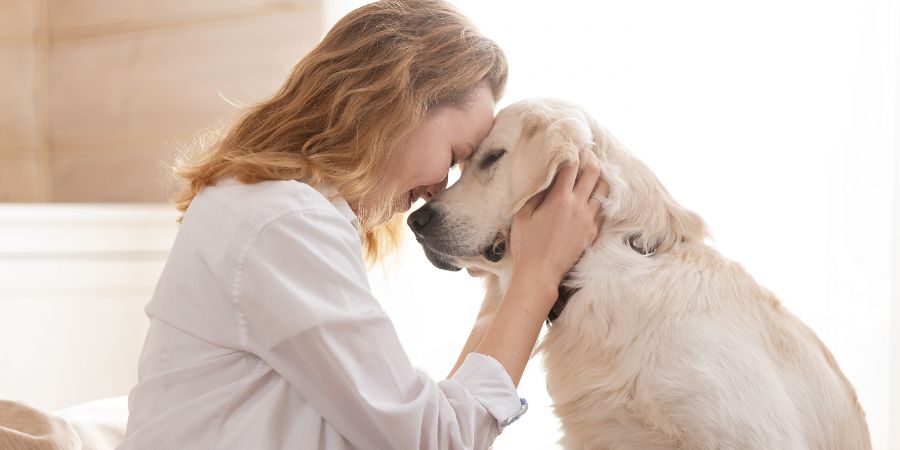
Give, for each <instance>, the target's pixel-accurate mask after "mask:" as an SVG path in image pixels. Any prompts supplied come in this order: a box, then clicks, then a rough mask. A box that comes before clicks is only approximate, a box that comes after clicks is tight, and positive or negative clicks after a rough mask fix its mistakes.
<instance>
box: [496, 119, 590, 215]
mask: <svg viewBox="0 0 900 450" xmlns="http://www.w3.org/2000/svg"><path fill="white" fill-rule="evenodd" d="M518 145H519V146H521V147H520V148H522V150H523V152H522V153H523V155H522V156H523V157H522V158H519V164H518V166H519V167H517V168H516V169H515V172H514V173H519V174H527V178H526V179H525V183H524V186H525V189H524V190H521V189H520V190H519V192H520V195H519V196H517V197H516V201H515V203H514V205H513V211H518V210H519V209H520V208H521V207H522V205H524V204H525V202H526V201H528V199H530V198H531V197H533V196H534V195H536V194H538V193H540V192H542V191H544V190H546V189H548V188H549V187H550V185H551V184H552V183H553V180H554V178H556V174H557V173H558V172H559V170H560V169H561V168H562V167H563V166H564V165H566V164H579V163H580V160H581V154H582V152H584V151H591V148H592V147H593V141H592V134H591V129H590V127H589V126H588V124H586V123H584V122H583V121H582V120H580V119H578V118H575V117H566V118H562V119H556V120H552V119H550V118H549V116H547V115H546V114H543V113H541V112H539V111H531V112H529V115H528V116H526V117H525V118H524V119H523V125H522V133H521V136H520V138H519V143H518Z"/></svg>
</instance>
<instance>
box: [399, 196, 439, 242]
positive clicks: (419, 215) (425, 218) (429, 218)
mask: <svg viewBox="0 0 900 450" xmlns="http://www.w3.org/2000/svg"><path fill="white" fill-rule="evenodd" d="M435 215H436V214H435V209H434V208H432V207H431V205H428V204H426V205H424V206H422V207H421V208H419V209H417V210H415V211H414V212H413V213H412V214H410V215H409V218H408V219H407V220H406V224H407V225H409V228H411V229H412V231H413V233H415V234H416V236H419V237H422V236H423V235H425V233H426V232H427V230H428V227H429V225H433V224H434V222H436V220H435V219H434V217H435Z"/></svg>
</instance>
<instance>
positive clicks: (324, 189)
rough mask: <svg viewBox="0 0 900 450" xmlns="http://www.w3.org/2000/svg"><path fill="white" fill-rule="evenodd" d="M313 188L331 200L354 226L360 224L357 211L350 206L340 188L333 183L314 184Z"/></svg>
mask: <svg viewBox="0 0 900 450" xmlns="http://www.w3.org/2000/svg"><path fill="white" fill-rule="evenodd" d="M312 187H313V189H315V190H317V191H319V193H320V194H322V195H323V196H324V197H325V198H327V199H328V201H330V202H331V204H332V205H334V207H335V208H336V209H337V210H338V212H339V213H341V215H342V216H344V218H346V219H347V220H348V221H349V222H350V223H352V224H353V226H357V225H358V218H357V217H356V213H354V212H353V210H352V209H351V208H350V204H348V203H347V201H346V200H344V197H343V196H341V194H340V193H339V192H338V190H337V189H336V188H335V187H334V185H332V184H328V183H322V184H320V185H318V186H312Z"/></svg>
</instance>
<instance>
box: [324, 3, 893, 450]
mask: <svg viewBox="0 0 900 450" xmlns="http://www.w3.org/2000/svg"><path fill="white" fill-rule="evenodd" d="M359 3H362V2H353V1H342V2H336V3H334V5H332V7H331V9H330V11H331V13H330V15H329V16H327V17H326V20H328V21H332V22H333V20H336V19H337V17H339V16H340V15H342V14H343V13H345V12H346V11H348V10H349V6H351V5H356V4H359ZM453 3H455V4H456V5H457V6H458V7H459V8H460V9H461V10H463V12H465V13H466V14H467V15H468V16H469V17H470V18H471V19H472V20H473V21H474V22H475V24H476V25H477V26H478V27H479V28H480V29H481V30H482V31H483V32H484V33H485V34H487V35H488V36H490V37H491V38H493V39H495V40H496V41H498V42H499V44H500V45H501V46H502V47H503V48H504V50H505V51H506V54H507V56H508V58H509V62H510V80H509V86H508V89H507V93H506V96H505V98H504V100H503V101H502V102H501V104H500V106H504V105H506V104H508V103H511V102H513V101H516V100H519V99H522V98H525V97H534V96H552V97H560V98H565V99H569V100H572V101H575V102H577V103H580V104H581V105H582V106H584V107H586V108H587V109H589V110H590V111H591V112H592V113H593V114H594V115H595V117H597V118H598V120H599V121H600V122H601V123H602V124H603V125H604V126H605V127H607V128H608V129H609V130H610V131H611V132H612V133H613V134H614V135H616V136H617V137H618V138H619V139H620V140H621V141H622V142H623V143H624V144H625V145H626V146H628V147H629V148H630V149H631V150H632V151H633V152H634V153H635V154H636V155H638V157H640V158H641V159H643V160H644V161H645V162H647V163H648V164H649V165H650V167H651V168H652V169H653V170H654V171H655V172H656V173H657V175H659V177H660V179H661V180H662V181H663V183H664V184H665V185H666V186H667V187H668V188H669V190H670V191H671V192H672V194H673V195H674V196H675V198H676V199H678V200H679V201H680V202H681V203H682V204H684V205H685V206H687V207H689V208H691V209H693V210H695V211H697V212H699V213H700V214H701V215H702V216H703V217H704V218H705V219H706V220H707V222H708V223H709V225H710V228H711V230H712V232H713V235H714V238H715V245H716V246H717V248H719V249H720V251H721V252H722V253H723V254H725V255H726V256H727V257H729V258H731V259H733V260H735V261H738V262H740V263H742V264H743V265H744V266H745V267H746V268H747V269H748V270H749V271H750V273H751V274H753V275H754V276H755V277H756V279H757V280H758V281H759V282H760V283H761V284H763V285H764V286H766V287H768V288H769V289H770V290H772V291H773V292H775V293H776V294H777V295H778V296H779V297H780V298H781V300H782V302H783V303H784V305H785V306H786V307H787V308H788V309H790V310H791V311H793V312H794V313H795V314H796V315H797V316H799V317H800V318H801V319H802V320H803V321H804V322H806V323H807V324H808V325H809V326H810V327H812V329H813V330H815V331H816V333H817V334H818V335H819V337H820V338H821V339H822V340H823V341H824V342H825V344H826V345H827V346H828V347H829V348H830V349H831V350H832V352H833V353H834V355H835V357H836V359H837V360H838V362H839V364H840V366H841V368H842V369H843V371H844V373H845V374H846V375H847V377H848V378H849V379H850V380H851V382H852V383H853V384H854V385H855V387H856V390H857V393H858V394H859V398H860V400H861V402H862V404H863V407H864V408H865V410H866V413H867V417H868V421H869V426H870V430H871V433H872V439H873V445H874V447H875V448H877V449H888V448H900V294H898V292H900V289H898V287H900V286H898V284H897V283H898V281H900V212H898V206H900V180H898V174H900V156H898V153H900V141H898V132H897V128H898V118H900V106H898V105H900V102H898V98H900V97H898V87H900V81H898V80H900V70H898V63H900V33H898V31H900V6H898V3H900V2H898V1H897V0H836V1H821V0H819V1H813V0H795V1H783V0H760V1H756V2H721V1H714V0H706V1H704V0H687V1H684V2H670V1H664V0H650V1H641V2H621V1H619V2H614V1H597V2H585V1H572V0H557V1H554V2H545V1H516V2H511V1H491V2H486V1H482V0H456V1H453ZM329 25H330V23H329ZM408 241H409V242H408V244H407V247H406V249H405V251H404V256H403V261H402V263H401V264H400V265H398V266H395V267H394V268H393V269H392V270H391V271H390V273H389V274H387V275H383V274H373V278H372V282H373V286H374V288H375V289H376V291H377V292H378V294H379V297H380V299H381V300H382V302H383V303H385V305H386V308H388V310H389V312H391V314H392V315H393V317H394V318H395V322H396V324H397V328H398V330H399V332H400V334H401V338H402V339H404V341H405V342H406V343H407V348H408V349H409V352H410V357H411V359H412V360H413V362H414V363H416V364H418V365H421V366H422V367H424V368H426V369H427V370H429V371H430V372H432V374H433V375H434V376H435V377H436V378H438V377H444V376H445V375H446V371H447V370H448V369H449V368H450V366H451V365H452V363H453V362H454V361H455V359H456V356H457V354H456V352H458V351H459V349H460V348H461V346H462V343H463V342H464V341H465V337H466V336H467V332H468V327H469V326H470V325H471V321H472V318H473V317H474V314H475V311H476V309H477V305H478V302H479V300H480V295H481V290H480V286H479V285H478V282H477V281H475V280H471V279H469V278H467V276H466V275H465V274H464V273H458V274H449V273H442V272H439V271H437V269H434V268H432V267H431V266H430V265H429V264H428V263H427V261H426V260H425V259H424V258H423V257H422V256H421V254H420V253H421V252H420V250H419V248H418V246H417V245H415V243H414V242H413V241H411V240H408ZM538 363H539V361H538ZM520 391H521V394H522V395H523V396H525V397H528V398H529V400H530V402H531V404H532V409H531V410H530V411H529V413H528V414H526V416H525V417H524V418H523V419H522V420H521V421H520V422H517V423H516V424H515V425H513V426H511V427H510V428H509V429H507V430H506V431H505V432H504V434H503V435H502V436H500V438H499V439H498V441H497V443H496V446H495V448H498V449H504V448H534V449H545V448H552V447H553V445H554V443H555V441H556V439H558V436H559V433H558V430H557V427H558V423H557V422H556V420H555V419H554V418H553V415H552V413H551V412H550V410H549V407H548V405H549V399H548V398H547V397H546V391H545V389H544V383H543V378H542V370H541V367H540V365H539V364H531V365H530V366H529V369H528V371H527V372H526V375H525V378H524V380H523V382H522V385H521V386H520Z"/></svg>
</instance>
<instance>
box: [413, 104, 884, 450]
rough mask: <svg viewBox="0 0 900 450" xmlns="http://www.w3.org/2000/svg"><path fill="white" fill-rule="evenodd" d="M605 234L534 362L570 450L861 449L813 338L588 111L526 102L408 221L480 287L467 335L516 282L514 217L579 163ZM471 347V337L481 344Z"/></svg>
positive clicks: (554, 313)
mask: <svg viewBox="0 0 900 450" xmlns="http://www.w3.org/2000/svg"><path fill="white" fill-rule="evenodd" d="M587 151H590V152H594V153H595V154H596V155H597V157H598V159H599V160H600V165H601V169H602V174H603V178H604V179H605V181H606V182H607V183H608V184H609V186H610V188H609V195H608V196H607V197H606V198H605V199H603V202H602V205H603V210H602V211H603V212H602V213H603V214H604V219H605V220H604V225H603V227H602V229H601V230H600V233H599V235H598V237H597V239H596V241H595V242H594V244H593V245H592V246H591V247H590V248H588V249H587V250H586V251H585V252H584V254H583V255H582V257H581V259H580V260H579V261H578V263H577V264H576V265H575V267H573V269H572V270H571V271H570V272H569V274H568V275H567V277H566V279H565V280H564V282H563V284H562V285H561V286H560V288H559V292H560V297H559V299H558V300H557V302H556V304H555V305H554V307H553V309H552V310H551V311H550V314H549V316H548V318H547V324H548V327H549V329H548V331H547V333H546V335H545V337H544V338H543V339H542V340H541V342H540V343H539V344H538V345H537V347H536V348H535V354H536V353H538V352H541V353H542V355H543V360H544V367H545V370H546V376H547V381H546V382H547V390H548V392H549V394H550V397H551V399H552V400H553V409H554V412H555V413H556V414H557V415H558V416H559V419H560V422H561V424H562V431H563V437H562V439H561V441H560V444H561V445H562V446H563V447H564V448H566V449H592V450H593V449H641V450H647V449H676V448H679V449H764V450H775V449H840V450H856V449H869V448H871V444H870V439H869V431H868V427H867V425H866V420H865V414H864V413H863V410H862V407H861V406H860V404H859V401H858V400H857V397H856V392H855V391H854V389H853V386H852V385H851V384H850V382H849V381H848V380H847V378H846V377H845V376H844V375H843V373H842V372H841V370H840V368H839V367H838V365H837V363H836V361H835V359H834V358H833V357H832V355H831V353H830V352H829V350H828V349H827V348H826V347H825V346H824V345H823V344H822V342H821V341H820V340H819V339H818V337H817V336H816V335H815V333H813V331H812V330H810V329H809V328H808V327H807V326H806V325H804V324H803V323H802V322H801V321H800V320H798V319H797V318H796V317H795V316H794V315H792V314H791V313H790V312H788V311H787V310H785V309H784V307H783V306H782V305H781V304H780V302H779V300H778V299H777V298H776V297H775V296H774V295H773V294H772V293H771V292H769V291H768V290H766V289H765V288H763V287H761V286H760V285H759V284H757V283H756V281H754V279H753V278H752V277H751V276H750V275H749V274H748V273H747V272H746V271H745V270H744V269H743V268H742V267H741V266H740V265H738V264H737V263H735V262H732V261H730V260H728V259H726V258H725V257H723V256H722V255H721V254H719V252H718V251H716V250H715V249H714V248H713V247H711V246H709V245H708V244H707V243H706V238H707V237H708V233H707V227H706V224H705V222H704V221H703V219H702V218H701V217H700V216H699V215H698V214H696V213H694V212H692V211H690V210H688V209H686V208H684V207H682V206H681V205H680V204H678V203H677V202H676V201H675V200H674V199H673V198H672V196H671V195H670V194H669V193H668V192H667V191H666V189H665V188H664V187H663V185H662V184H661V183H660V181H659V180H658V179H657V178H656V176H655V175H654V174H653V173H652V172H651V171H650V169H649V168H648V167H647V166H646V165H645V164H644V163H642V162H641V161H639V160H638V159H637V158H635V157H634V156H633V155H632V154H630V153H629V152H628V151H627V150H626V149H625V148H624V147H623V146H622V145H621V144H620V143H619V142H618V141H616V139H615V138H614V137H613V136H612V135H610V134H609V133H608V132H607V131H606V130H605V129H603V128H601V127H600V126H599V125H598V124H597V123H596V121H595V120H594V119H592V118H591V117H590V116H589V115H588V114H587V113H586V112H585V111H584V110H582V109H580V108H578V107H577V106H575V105H572V104H570V103H567V102H564V101H560V100H553V99H529V100H525V101H521V102H518V103H515V104H512V105H510V106H508V107H506V108H504V109H503V110H502V111H500V112H499V113H498V114H497V117H496V120H495V123H494V127H493V129H492V130H491V132H490V133H489V135H488V136H487V137H486V138H485V139H484V141H483V142H482V143H481V144H480V145H479V146H478V148H477V149H476V150H475V152H474V153H473V154H472V156H471V157H470V158H468V160H467V161H466V162H465V163H464V165H463V166H462V172H461V175H460V178H459V180H458V181H457V182H456V183H455V184H453V185H452V186H451V187H449V188H448V189H446V190H444V191H443V192H441V193H440V194H438V195H436V196H435V197H434V198H432V199H431V200H430V201H429V202H428V203H426V204H425V205H424V206H423V207H421V208H420V209H418V210H416V211H415V212H413V213H412V214H411V215H410V217H409V218H408V223H409V224H410V226H411V227H412V228H413V232H414V234H415V236H416V239H417V241H418V242H419V243H420V244H421V246H422V248H423V250H424V252H425V254H426V256H427V257H428V259H429V261H431V263H432V264H434V265H435V266H436V267H438V268H441V269H446V270H460V269H461V268H466V269H467V270H468V271H469V272H470V273H471V274H473V275H476V276H481V277H484V278H485V286H486V295H485V299H484V301H483V303H482V306H481V311H480V313H479V317H480V319H479V321H478V322H477V323H476V329H477V328H482V329H483V328H484V327H486V326H487V325H489V324H490V320H491V318H492V314H493V313H494V312H496V309H497V307H498V305H499V302H500V300H501V299H502V298H503V293H504V292H505V290H506V287H507V286H508V283H509V280H510V275H511V273H510V271H511V265H510V264H509V260H508V258H504V256H505V254H506V253H507V252H506V247H507V245H508V237H509V231H510V227H511V222H512V217H513V215H514V214H515V213H516V211H518V209H519V208H521V207H522V205H523V204H524V203H525V202H526V201H527V200H528V199H529V198H531V197H532V196H534V195H535V194H538V193H540V192H543V191H545V190H546V189H548V187H549V186H550V185H551V183H552V181H553V179H554V176H555V174H556V172H557V171H558V169H559V168H560V167H561V166H562V165H564V164H577V163H578V161H579V160H580V156H579V155H581V154H582V152H587ZM476 332H477V330H476Z"/></svg>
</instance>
